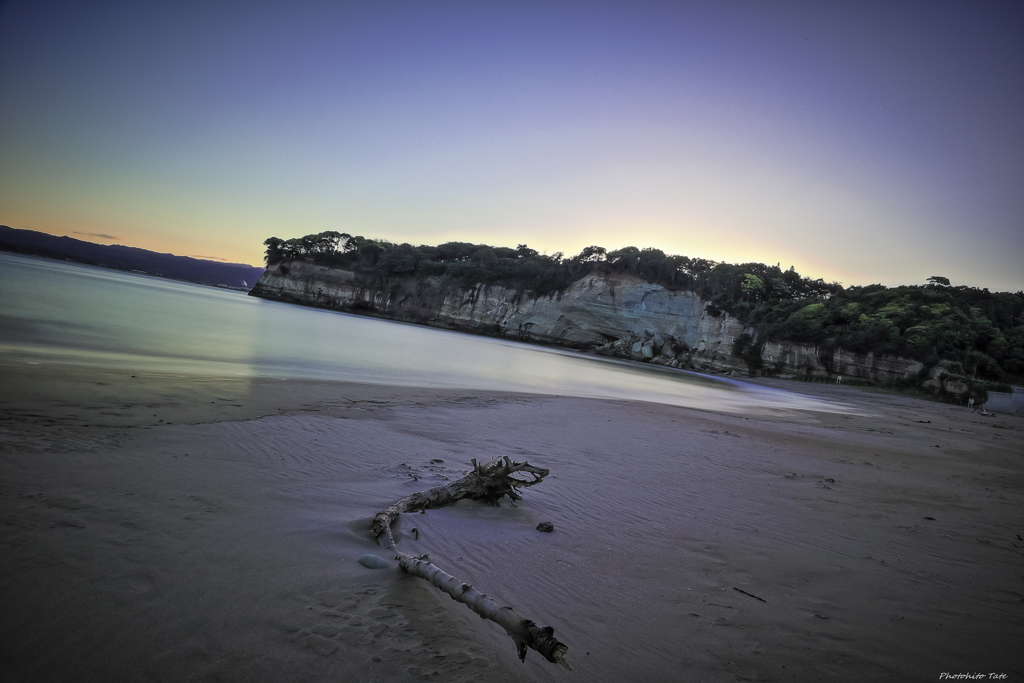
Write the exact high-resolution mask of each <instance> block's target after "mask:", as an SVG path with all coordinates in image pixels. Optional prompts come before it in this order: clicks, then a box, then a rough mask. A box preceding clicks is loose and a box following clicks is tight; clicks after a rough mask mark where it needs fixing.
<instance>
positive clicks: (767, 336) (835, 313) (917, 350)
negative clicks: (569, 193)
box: [264, 231, 1024, 381]
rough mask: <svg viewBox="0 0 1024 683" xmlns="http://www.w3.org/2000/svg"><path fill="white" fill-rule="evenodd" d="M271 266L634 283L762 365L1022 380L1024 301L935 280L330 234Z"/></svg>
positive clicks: (637, 253) (537, 286) (596, 250)
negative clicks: (730, 328) (777, 347)
mask: <svg viewBox="0 0 1024 683" xmlns="http://www.w3.org/2000/svg"><path fill="white" fill-rule="evenodd" d="M264 245H265V246H266V248H267V251H266V263H267V265H268V266H272V265H275V264H277V263H279V262H282V261H288V260H294V259H305V260H310V261H312V262H314V263H317V264H319V265H324V266H330V267H337V268H345V269H349V270H353V271H354V272H356V274H357V275H358V276H359V278H360V281H361V283H362V284H363V285H364V286H368V287H375V288H380V289H393V288H396V287H397V286H398V285H399V283H400V282H401V281H403V280H404V279H406V278H415V279H417V280H425V279H427V278H435V279H436V280H437V281H438V283H439V284H440V285H441V286H456V287H473V286H476V285H479V284H482V285H486V286H501V287H506V288H509V289H514V290H516V291H519V292H524V293H530V294H533V295H545V294H553V293H555V292H558V291H562V290H564V289H566V288H568V287H569V285H571V284H572V283H573V282H575V281H576V280H578V279H579V278H581V277H584V276H586V275H590V274H603V275H610V274H629V275H634V276H636V277H638V278H641V279H644V280H647V281H649V282H653V283H656V284H660V285H662V286H664V287H666V288H668V289H673V290H683V289H685V290H691V291H694V292H696V293H698V294H699V295H700V296H701V298H703V299H705V300H706V301H709V302H710V304H709V306H708V311H709V312H710V313H711V314H712V315H721V314H722V313H723V312H724V313H728V314H730V315H732V316H734V317H736V318H738V319H739V320H740V322H742V323H743V324H744V325H748V326H751V327H753V328H754V330H755V335H753V336H752V337H750V338H749V339H748V340H746V341H745V342H744V344H742V346H743V348H741V349H737V353H738V354H744V355H745V356H747V357H749V358H750V359H752V361H754V362H756V359H757V358H759V352H760V348H761V347H763V345H764V344H765V343H766V342H768V341H792V342H802V343H811V344H819V345H822V346H825V347H828V346H833V347H842V348H845V349H848V350H850V351H854V352H858V353H868V352H874V353H876V354H884V355H899V356H903V357H907V358H913V359H916V360H920V361H922V362H924V363H926V364H934V363H935V362H937V361H938V360H940V359H944V360H947V361H953V362H954V363H959V364H960V366H961V367H960V368H959V370H960V371H961V372H962V374H966V375H977V376H979V377H985V378H990V379H1010V380H1018V381H1019V379H1020V378H1022V377H1024V292H1016V293H1009V292H989V291H988V290H987V289H978V288H974V287H964V286H953V285H951V284H950V283H949V280H948V279H946V278H944V277H941V276H934V277H932V278H929V282H928V283H927V284H924V285H905V286H899V287H886V286H883V285H868V286H864V287H857V286H852V287H845V288H844V287H843V286H842V285H840V284H838V283H834V282H833V283H827V282H825V281H823V280H822V279H820V278H819V279H811V278H807V277H803V276H801V275H800V274H799V273H797V272H796V270H795V269H794V268H793V267H792V266H791V267H790V268H789V269H788V270H782V268H781V267H780V265H778V264H777V265H774V266H770V265H765V264H763V263H742V264H732V263H721V262H716V261H711V260H707V259H701V258H691V257H688V256H678V255H671V254H665V253H664V252H663V251H661V250H660V249H639V248H637V247H624V248H622V249H616V250H613V251H609V250H607V249H605V248H604V247H599V246H591V247H587V248H586V249H584V250H583V251H581V252H580V253H579V254H577V255H575V256H571V257H566V256H565V255H564V254H562V253H560V252H559V253H556V254H552V255H550V256H548V255H545V254H540V253H538V252H537V251H536V250H534V249H531V248H529V247H528V246H527V245H525V244H520V245H518V246H517V247H516V248H515V249H513V248H510V247H492V246H488V245H484V244H472V243H469V242H447V243H445V244H440V245H437V246H427V245H419V246H413V245H411V244H393V243H391V242H388V241H386V240H375V239H369V238H366V237H362V236H352V235H349V234H347V233H341V232H334V231H328V232H322V233H318V234H313V235H306V236H305V237H299V238H295V239H289V240H282V239H279V238H277V237H271V238H269V239H267V240H266V241H265V242H264Z"/></svg>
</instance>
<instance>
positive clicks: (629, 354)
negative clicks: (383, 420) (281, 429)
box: [250, 261, 921, 381]
mask: <svg viewBox="0 0 1024 683" xmlns="http://www.w3.org/2000/svg"><path fill="white" fill-rule="evenodd" d="M250 294H251V295H253V296H258V297H262V298H266V299H277V300H281V301H290V302H294V303H300V304H305V305H309V306H316V307H320V308H332V309H336V310H341V311H348V312H353V313H362V314H368V315H373V316H375V317H382V318H389V319H394V320H402V321H407V322H416V323H421V324H425V325H431V326H434V327H442V328H446V329H453V330H459V331H463V332H475V333H478V334H486V335H489V336H496V337H507V338H511V339H517V340H521V341H531V342H538V343H543V344H555V345H559V346H566V347H570V348H575V349H582V350H590V351H594V352H595V353H600V354H604V355H612V356H621V357H626V358H632V359H634V360H637V361H643V362H650V363H656V364H659V365H670V366H673V367H680V368H690V369H695V370H702V371H711V372H735V373H737V374H746V373H747V372H748V367H747V365H746V363H745V362H744V361H743V360H742V359H740V358H736V357H734V356H733V355H732V347H733V342H735V340H736V338H737V337H739V336H740V335H741V334H743V333H744V332H747V333H748V334H751V335H753V334H754V331H753V330H752V329H744V327H743V326H742V325H741V324H740V323H739V321H738V320H736V319H735V318H733V317H731V316H729V315H728V314H726V313H721V314H720V315H718V316H715V315H712V314H711V313H709V312H708V302H706V301H704V300H702V299H701V298H700V297H699V296H698V295H697V294H696V293H694V292H691V291H686V290H670V289H666V288H665V287H663V286H661V285H657V284H654V283H651V282H647V281H644V280H641V279H639V278H636V277H632V276H629V275H607V276H606V275H587V276H585V277H583V278H581V279H579V280H577V281H576V282H574V283H573V284H572V285H571V286H570V287H569V288H567V289H566V290H564V291H562V292H559V293H555V294H551V295H543V296H531V295H528V294H523V293H519V292H516V291H515V290H510V289H505V288H503V287H496V286H495V287H485V286H483V285H480V286H477V287H475V288H472V289H462V288H454V287H452V288H443V287H441V285H440V283H439V282H438V281H436V280H428V281H426V282H419V283H417V282H416V281H415V280H414V279H412V278H409V279H408V280H405V281H402V282H400V283H399V284H398V285H397V286H395V287H393V288H391V289H390V290H389V291H383V290H380V289H374V288H367V287H362V286H360V285H359V284H358V278H357V277H356V274H355V273H353V272H351V271H346V270H340V269H336V268H327V267H324V266H318V265H315V264H312V263H309V262H305V261H288V262H284V263H279V264H276V265H274V266H271V267H270V268H268V269H267V271H266V272H265V273H264V274H263V276H262V277H261V278H260V280H259V282H258V283H257V284H256V286H255V287H254V288H253V289H252V291H251V292H250ZM762 359H763V363H764V367H765V368H767V369H770V370H772V371H775V372H777V373H778V374H782V375H786V374H790V375H796V374H803V375H813V376H831V375H834V374H843V375H846V376H850V377H861V378H865V379H870V380H874V381H889V380H892V379H898V378H904V377H909V376H911V375H913V374H915V373H917V372H918V371H919V370H920V369H921V364H920V363H917V362H915V361H910V360H906V359H902V358H884V357H879V358H876V357H874V356H872V355H871V354H867V355H863V354H853V353H849V352H846V351H843V350H842V349H836V350H833V351H831V352H827V353H825V352H822V350H820V349H819V348H818V347H816V346H813V345H807V344H791V343H787V342H769V343H767V344H765V345H764V350H763V352H762Z"/></svg>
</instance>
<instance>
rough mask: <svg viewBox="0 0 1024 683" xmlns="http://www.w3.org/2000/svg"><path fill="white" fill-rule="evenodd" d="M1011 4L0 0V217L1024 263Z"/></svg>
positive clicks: (542, 246) (215, 246) (855, 265)
mask: <svg viewBox="0 0 1024 683" xmlns="http://www.w3.org/2000/svg"><path fill="white" fill-rule="evenodd" d="M1022 35H1024V3H1020V2H988V1H985V0H977V1H973V2H943V1H942V0H928V1H924V2H901V1H899V0H886V1H883V2H874V1H872V0H856V1H850V2H820V1H818V0H814V1H811V2H782V1H771V0H766V1H758V2H754V1H753V0H749V1H731V0H716V1H715V2H686V1H676V2H644V1H643V0H636V1H630V2H600V0H588V1H586V2H564V1H560V0H547V1H537V2H532V1H527V0H523V1H520V2H500V1H495V2H479V1H474V2H443V1H436V2H434V1H430V0H418V1H416V2H403V1H401V0H394V1H375V2H370V1H368V0H364V1H360V2H339V1H333V2H302V1H301V0H297V1H295V2H287V3H285V2H281V3H269V2H267V3H264V2H259V1H258V0H253V1H249V2H221V1H217V0H206V1H203V2H190V1H189V0H175V1H174V2H160V1H158V0H152V1H147V2H137V1H130V2H103V1H102V0H91V1H90V2H74V1H72V0H65V1H63V2H52V1H48V0H35V1H34V2H32V1H18V0H6V1H4V2H2V3H0V223H2V224H5V225H9V226H11V227H14V228H23V229H30V230H40V231H43V232H47V233H51V234H57V235H65V234H66V235H70V236H72V237H77V238H79V239H86V240H89V241H95V242H101V243H118V244H128V245H132V246H138V247H143V248H146V249H152V250H156V251H162V252H170V253H175V254H183V255H191V256H199V257H204V258H215V259H223V260H227V261H232V262H243V263H251V264H258V263H261V262H262V256H263V240H265V239H266V238H267V237H270V236H276V237H280V238H284V239H287V238H291V237H299V236H302V235H305V234H309V233H315V232H321V231H324V230H337V231H340V232H347V233H350V234H354V235H364V236H367V237H374V238H380V239H387V240H389V241H392V242H396V243H401V242H410V243H412V244H439V243H442V242H447V241H453V240H457V241H466V242H475V243H484V244H491V245H496V246H512V247H514V246H516V245H518V244H528V245H529V246H530V247H532V248H534V249H537V250H538V251H541V252H544V253H548V254H553V253H556V252H563V253H564V254H565V255H566V256H570V255H574V254H576V253H579V251H580V250H582V249H583V248H584V247H586V246H589V245H600V246H604V247H606V248H609V249H615V248H620V247H623V246H627V245H634V246H637V247H641V248H643V247H654V248H658V249H662V250H663V251H665V252H667V253H670V254H684V255H687V256H693V257H701V258H707V259H713V260H716V261H728V262H733V263H738V262H747V261H758V262H763V263H769V264H775V263H779V264H781V266H782V267H783V268H788V267H789V266H791V265H793V266H795V267H796V269H797V270H798V271H799V272H800V273H801V274H803V275H805V276H809V277H814V278H817V277H821V278H824V279H825V280H827V281H837V282H841V283H843V284H844V285H847V286H849V285H865V284H871V283H882V284H886V285H899V284H924V283H925V280H926V278H928V277H929V276H932V275H941V276H945V277H948V278H950V280H951V281H952V283H953V284H964V285H969V286H977V287H986V288H989V289H991V290H993V291H995V290H1002V291H1018V290H1021V289H1024V39H1022V38H1021V36H1022Z"/></svg>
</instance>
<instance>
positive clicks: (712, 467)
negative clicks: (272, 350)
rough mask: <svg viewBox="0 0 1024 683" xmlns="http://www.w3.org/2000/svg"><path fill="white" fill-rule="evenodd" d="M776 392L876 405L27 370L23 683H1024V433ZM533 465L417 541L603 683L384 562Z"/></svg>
mask: <svg viewBox="0 0 1024 683" xmlns="http://www.w3.org/2000/svg"><path fill="white" fill-rule="evenodd" d="M760 382H762V383H764V384H769V385H771V386H775V387H778V388H784V389H788V390H791V391H797V392H803V393H809V394H814V395H818V396H823V397H825V398H828V399H830V400H833V401H838V402H842V403H845V404H848V405H849V406H850V410H849V412H848V413H847V414H843V413H838V414H831V413H818V412H807V411H792V412H788V413H787V412H775V413H774V414H750V415H741V414H726V413H717V412H711V411H702V410H695V409H689V408H680V407H671V406H664V405H657V404H651V403H641V402H623V401H604V400H593V399H575V398H552V397H544V396H534V395H524V394H504V393H495V392H484V391H463V390H430V389H410V388H403V387H390V386H380V385H360V384H346V383H340V382H314V381H298V380H287V381H282V380H272V379H220V378H197V377H184V376H160V375H144V374H137V376H136V377H131V376H130V375H128V374H126V373H124V372H115V371H102V370H94V369H83V368H73V367H58V366H24V365H22V366H10V367H4V368H0V415H2V420H0V475H2V476H0V547H2V552H0V587H2V590H0V614H2V615H3V616H2V617H0V679H3V680H4V681H12V682H21V681H26V682H28V681H242V680H245V681H285V680H287V681H406V680H420V679H425V680H436V681H588V682H589V681H609V682H613V681H680V680H694V681H698V680H699V681H733V680H749V681H791V680H792V681H808V680H822V681H826V680H827V681H831V680H836V681H864V680H908V681H909V680H914V681H936V680H940V677H941V675H942V674H943V673H947V674H957V673H972V674H973V673H984V674H986V675H987V674H989V673H997V674H1006V675H1007V678H1006V679H1004V680H1021V678H1022V677H1024V666H1022V665H1021V659H1020V655H1019V646H1020V643H1021V642H1024V584H1022V561H1024V539H1022V536H1024V459H1022V456H1024V438H1022V426H1024V425H1022V422H1021V420H1020V419H1019V418H1014V417H1008V416H996V417H982V416H980V415H978V414H977V413H974V414H972V413H971V412H969V411H968V410H966V409H964V408H959V407H954V406H949V405H945V404H941V403H934V402H927V401H923V400H918V399H915V398H910V397H906V396H901V395H895V394H887V393H883V392H871V391H866V390H860V389H855V388H846V387H836V386H831V385H808V384H800V383H795V382H783V381H772V380H760ZM505 455H507V456H510V457H512V458H514V459H517V460H528V461H529V462H530V463H531V464H534V465H537V466H540V467H545V468H549V469H550V470H551V475H550V476H549V477H548V478H547V479H545V481H544V482H543V483H541V484H540V485H538V486H536V487H534V488H530V489H526V490H524V498H525V499H524V500H523V502H522V503H521V504H520V505H519V506H518V507H511V506H509V505H508V504H507V503H506V504H503V505H502V506H501V507H500V508H493V507H485V506H482V505H480V504H477V503H472V502H466V501H464V502H462V503H459V504H458V505H456V506H454V507H452V508H448V509H442V510H432V511H429V512H427V513H426V514H422V515H415V516H412V518H410V516H403V517H402V518H400V519H399V521H398V522H397V524H396V526H395V530H396V538H398V540H399V546H400V548H402V549H404V550H405V551H406V552H411V553H415V554H421V553H428V554H429V555H430V557H431V558H432V559H433V560H434V561H435V562H436V563H437V564H438V565H439V566H441V567H442V568H444V569H446V570H447V571H448V572H450V573H452V574H454V575H456V576H458V577H459V578H461V579H463V580H464V581H467V582H469V583H472V584H473V585H475V586H476V587H478V588H479V589H480V590H482V591H483V592H485V593H487V594H489V595H491V596H493V597H495V598H496V599H498V600H499V601H502V602H505V603H507V604H509V605H512V606H513V607H515V609H516V610H517V611H518V612H520V613H521V614H523V615H524V616H526V617H528V618H531V619H533V620H534V621H536V622H537V623H539V624H544V625H550V626H552V627H554V629H555V634H556V636H557V637H558V638H559V639H560V640H561V641H563V642H564V643H566V644H567V645H568V646H569V652H568V656H567V658H568V660H569V661H570V662H571V663H572V665H573V666H574V667H575V668H576V672H575V673H570V672H567V671H564V670H562V669H560V668H558V667H556V666H554V665H552V664H550V663H548V662H546V661H544V660H543V659H542V658H541V657H540V656H539V655H538V654H537V653H535V652H532V651H531V652H530V653H529V654H528V655H527V658H526V662H525V664H522V663H520V662H519V661H518V660H517V659H516V657H515V649H514V646H513V644H512V641H511V640H509V639H508V638H507V637H506V636H505V634H504V632H503V631H501V629H500V628H499V627H498V626H496V625H494V624H492V623H490V622H485V621H483V620H481V619H479V618H478V617H476V616H475V615H473V614H472V613H470V612H469V610H468V609H466V608H465V607H464V606H462V605H459V604H457V603H455V602H454V601H452V600H450V599H448V598H447V597H446V596H444V595H442V594H441V593H440V592H439V591H438V590H436V589H435V588H433V587H432V586H430V585H429V584H427V583H426V582H424V581H422V580H420V579H416V578H413V577H410V576H408V575H405V574H403V573H402V572H401V570H399V569H398V568H397V566H393V567H391V568H389V569H368V568H366V567H363V566H362V565H360V564H359V563H358V561H357V560H358V558H359V557H360V556H361V555H363V554H364V553H374V554H378V555H383V554H384V553H383V552H382V551H381V550H380V549H379V548H378V547H377V545H376V544H375V542H374V541H373V539H372V538H371V537H370V535H369V533H368V527H369V521H370V518H371V517H372V516H373V515H374V514H375V513H376V512H377V511H379V510H380V509H381V508H383V507H384V506H385V505H387V504H388V503H390V502H392V501H394V500H396V499H398V498H401V497H403V496H405V495H408V494H410V493H413V492H415V491H419V490H425V489H427V488H430V487H432V486H435V485H438V484H440V483H444V482H445V481H446V480H452V479H454V478H457V477H459V476H461V475H462V473H464V472H465V471H467V470H468V469H469V467H470V465H469V461H470V458H477V459H489V458H491V457H497V456H505ZM541 521H550V522H551V523H553V525H554V527H555V531H554V532H553V533H542V532H539V531H537V530H536V529H535V527H536V526H537V524H538V522H541ZM412 527H416V529H417V533H416V534H414V533H413V532H412ZM417 536H418V538H417ZM1014 643H1017V645H1014ZM1014 652H1017V653H1018V654H1016V655H1015V654H1014Z"/></svg>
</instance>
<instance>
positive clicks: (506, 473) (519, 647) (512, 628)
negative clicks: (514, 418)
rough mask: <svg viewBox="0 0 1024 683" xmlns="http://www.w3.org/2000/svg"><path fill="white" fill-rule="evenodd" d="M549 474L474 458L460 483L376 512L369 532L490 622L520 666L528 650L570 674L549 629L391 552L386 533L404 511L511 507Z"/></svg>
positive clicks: (423, 560)
mask: <svg viewBox="0 0 1024 683" xmlns="http://www.w3.org/2000/svg"><path fill="white" fill-rule="evenodd" d="M548 472H549V471H548V470H546V469H543V468H541V467H534V466H532V465H530V463H527V462H523V463H519V462H515V461H513V460H510V459H509V458H507V457H506V458H501V459H497V460H492V461H491V462H489V463H486V464H482V463H478V462H477V461H476V459H475V458H474V459H473V471H472V472H470V473H469V474H467V475H466V476H465V477H463V478H462V479H459V480H458V481H455V482H452V483H450V484H446V485H444V486H437V487H434V488H432V489H430V490H429V491H424V492H419V493H414V494H412V495H411V496H407V497H405V498H402V499H401V500H399V501H396V502H394V503H392V504H391V505H389V506H388V507H386V508H384V509H383V510H381V511H380V512H378V513H377V514H376V515H375V516H374V518H373V523H372V524H371V525H370V531H371V533H373V535H374V536H375V537H376V538H377V543H378V544H380V545H381V547H383V548H386V549H387V550H390V551H392V552H394V553H395V559H396V560H398V565H399V566H400V567H401V568H402V569H403V570H404V571H406V572H408V573H409V574H412V575H413V576H417V577H419V578H421V579H426V580H427V581H429V582H430V583H432V584H433V585H435V586H437V587H438V588H439V589H441V591H443V592H444V593H447V594H448V595H449V596H451V598H452V599H453V600H457V601H458V602H461V603H462V604H464V605H466V606H467V607H469V608H470V609H471V610H473V611H474V612H476V613H477V614H479V615H480V616H481V617H483V618H484V619H489V620H490V621H493V622H494V623H496V624H498V625H499V626H501V627H502V628H503V629H505V632H506V633H507V634H508V635H509V637H510V638H512V640H513V641H514V642H515V644H516V654H518V655H519V659H520V661H526V650H527V648H533V649H534V650H536V651H537V652H539V653H541V654H542V655H543V656H544V658H545V659H547V660H548V661H549V662H554V663H556V664H560V665H561V666H563V667H565V668H566V669H568V670H569V671H572V670H573V668H572V667H571V666H570V665H569V663H568V662H567V661H565V654H566V652H568V650H569V648H568V647H567V646H566V645H564V644H562V643H560V642H558V640H556V639H555V635H554V634H555V631H554V629H553V628H551V627H550V626H537V625H536V624H535V623H533V622H532V621H531V620H529V619H525V618H523V617H522V616H520V615H519V614H518V613H516V611H515V610H514V609H512V608H511V607H508V606H503V605H499V604H498V603H497V602H495V601H494V600H492V599H491V598H489V597H487V596H486V595H484V594H483V593H481V592H480V591H478V590H477V589H476V588H474V587H473V586H471V585H469V584H468V583H463V582H462V581H460V580H459V579H457V578H455V577H454V576H452V575H451V574H448V573H447V572H445V571H444V570H442V569H441V568H439V567H438V566H437V565H435V564H434V563H433V562H431V561H430V559H429V558H428V557H427V556H426V555H423V556H420V557H413V556H412V555H408V554H406V553H403V552H400V551H399V550H398V549H397V548H396V547H395V539H394V536H393V535H392V533H391V523H392V522H394V520H395V519H396V518H397V517H398V515H400V514H401V513H403V512H418V511H420V510H427V509H429V508H438V507H443V506H445V505H452V504H454V503H455V502H457V501H459V500H462V499H463V498H469V499H470V500H482V501H484V502H486V503H488V504H490V505H498V500H499V499H500V498H501V497H503V496H508V497H509V498H511V499H512V502H513V504H514V503H515V502H516V501H518V500H522V496H521V495H520V494H519V489H520V488H523V487H526V486H533V485H534V484H539V483H540V482H541V481H542V480H543V479H544V477H546V476H547V475H548ZM517 473H525V474H527V475H528V476H529V478H528V479H520V478H517V477H514V476H512V475H514V474H517Z"/></svg>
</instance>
